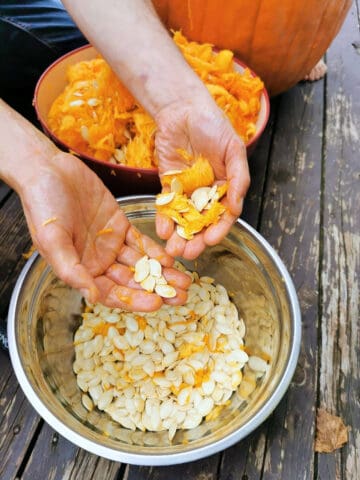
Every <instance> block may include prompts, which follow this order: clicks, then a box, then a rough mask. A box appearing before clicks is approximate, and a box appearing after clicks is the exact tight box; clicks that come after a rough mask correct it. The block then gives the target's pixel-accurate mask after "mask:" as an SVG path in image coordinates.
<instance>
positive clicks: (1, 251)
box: [0, 3, 360, 480]
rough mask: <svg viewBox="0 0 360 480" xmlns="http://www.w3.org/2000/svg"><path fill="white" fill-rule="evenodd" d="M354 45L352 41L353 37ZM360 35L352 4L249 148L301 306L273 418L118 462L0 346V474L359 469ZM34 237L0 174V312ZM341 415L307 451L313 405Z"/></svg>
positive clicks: (269, 473)
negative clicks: (195, 455) (291, 361)
mask: <svg viewBox="0 0 360 480" xmlns="http://www.w3.org/2000/svg"><path fill="white" fill-rule="evenodd" d="M353 45H354V46H353ZM359 45H360V38H359V9H357V3H354V6H353V8H352V11H351V13H350V15H349V16H348V18H347V20H346V23H345V25H344V27H343V29H342V31H341V32H340V34H339V36H338V38H337V39H336V40H335V41H334V43H333V45H332V46H331V48H330V49H329V51H328V54H327V63H328V66H329V73H328V75H327V77H326V79H325V80H322V81H320V82H317V83H314V84H308V83H306V84H301V85H298V86H296V87H295V88H293V89H292V90H291V91H289V92H287V93H286V94H284V95H282V96H281V97H278V98H276V99H273V101H272V116H271V121H270V123H269V125H268V127H267V129H266V132H265V134H264V136H263V137H262V139H261V142H260V144H259V146H258V148H257V150H256V152H255V153H254V155H253V157H252V158H251V159H250V169H251V175H252V185H251V189H250V192H249V195H248V197H247V200H246V203H245V208H244V214H243V218H244V219H245V220H246V221H248V222H249V223H250V224H251V225H253V226H254V227H256V228H258V229H259V231H260V232H261V233H262V234H263V235H264V236H265V237H266V238H267V239H268V241H269V242H270V243H271V244H272V245H273V246H274V247H275V249H276V250H277V251H278V252H279V254H280V256H281V258H282V259H283V261H284V263H285V264H286V266H287V267H288V269H289V271H290V273H291V275H292V277H293V280H294V283H295V287H296V289H297V292H298V295H299V300H300V303H301V308H302V315H303V327H304V328H303V341H302V349H301V354H300V359H299V364H298V367H297V369H296V372H295V376H294V379H293V381H292V383H291V386H290V388H289V390H288V392H287V394H286V395H285V397H284V398H283V400H282V401H281V403H280V405H279V406H278V407H277V408H276V410H275V411H274V413H273V414H272V415H271V416H270V417H269V419H268V420H267V421H266V422H265V423H264V424H263V425H262V426H261V427H259V428H258V429H257V430H256V431H255V432H253V433H252V434H251V435H250V436H249V437H248V438H246V439H244V440H243V441H241V442H239V443H238V444H236V445H234V446H233V447H231V448H228V449H227V450H226V451H224V452H221V453H218V454H216V455H213V456H211V457H209V458H206V459H202V460H199V461H196V462H192V463H188V464H184V465H176V466H172V467H136V466H130V465H121V464H119V463H116V462H111V461H108V460H105V459H103V458H100V457H97V456H96V455H92V454H90V453H87V452H85V451H84V450H82V449H80V448H78V447H76V446H75V445H73V444H71V443H70V442H68V441H67V440H65V439H64V438H62V437H61V436H59V435H58V434H57V433H56V432H54V430H53V429H52V428H51V427H50V426H48V425H47V424H46V423H44V422H43V421H42V420H41V419H40V417H39V416H38V415H37V413H36V412H35V411H34V410H33V409H32V407H31V406H30V405H29V403H28V402H27V400H26V399H25V397H24V395H23V393H22V391H21V389H20V387H19V386H18V384H17V381H16V378H15V376H14V373H13V371H12V368H11V365H10V361H9V359H8V357H7V356H6V354H4V353H2V352H0V364H1V369H0V458H1V462H0V479H1V480H12V479H16V478H18V479H21V480H23V479H26V480H27V479H38V478H39V479H40V478H41V479H42V480H43V479H44V480H47V479H52V480H53V479H56V480H63V479H64V480H65V479H71V480H75V479H76V480H78V479H80V480H82V479H90V478H92V479H96V480H103V479H104V480H122V479H124V480H182V479H186V480H253V479H254V480H257V479H266V480H270V479H271V480H275V479H276V480H277V479H284V480H288V479H291V480H293V479H294V480H297V479H299V480H300V479H304V480H308V479H309V480H311V479H321V480H333V479H341V480H353V479H354V480H355V479H358V478H360V454H359V451H360V434H359V427H360V408H359V407H360V404H359V391H360V390H359V388H360V374H359V371H360V346H359V345H360V320H359V319H360V315H359V313H360V312H359V272H360V268H359V262H360V260H359V258H360V255H359V254H360V228H359V227H360V216H359V212H358V210H359V205H360V189H359V184H360V164H359V151H360V80H359V79H360V55H359V53H360V47H359ZM29 246H30V238H29V235H28V232H27V229H26V225H25V221H24V217H23V214H22V212H21V206H20V202H19V200H18V198H17V196H16V195H15V194H14V193H11V192H10V191H9V189H8V188H7V187H6V186H5V185H4V184H1V183H0V272H1V273H0V295H1V297H0V298H1V301H0V317H2V318H4V317H5V316H6V312H7V306H8V302H9V299H10V295H11V291H12V288H13V286H14V284H15V281H16V278H17V276H18V274H19V272H20V270H21V268H22V266H23V265H24V259H23V258H22V256H21V254H22V253H23V252H25V251H26V250H27V249H28V248H29ZM319 406H322V407H324V408H326V409H327V410H329V411H331V412H332V413H335V414H337V415H340V416H341V417H342V418H343V419H344V421H345V424H347V425H349V427H351V430H350V432H349V442H348V444H347V445H346V446H345V447H343V448H342V449H341V450H338V451H337V452H335V453H333V454H315V453H314V435H315V416H316V408H317V407H319Z"/></svg>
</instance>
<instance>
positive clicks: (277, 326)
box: [8, 196, 301, 465]
mask: <svg viewBox="0 0 360 480" xmlns="http://www.w3.org/2000/svg"><path fill="white" fill-rule="evenodd" d="M119 204H120V206H121V208H123V209H124V211H125V212H126V214H127V215H128V217H129V218H130V219H131V221H132V222H133V223H134V224H136V225H137V226H138V227H139V228H141V230H142V231H143V232H144V233H146V234H148V235H150V236H152V237H155V230H154V216H155V211H154V197H149V196H138V197H126V198H123V199H120V200H119ZM185 263H186V265H187V267H188V268H189V269H196V270H197V271H198V272H199V273H201V274H202V275H210V276H212V277H215V279H216V281H217V282H219V283H221V284H223V285H224V286H225V287H226V288H227V289H228V290H229V291H231V292H232V296H233V301H234V302H235V304H236V305H237V308H238V310H239V312H240V314H241V316H242V318H243V319H244V320H245V323H246V327H247V333H246V337H245V341H246V344H247V346H248V347H249V348H251V349H254V350H256V349H263V350H267V351H269V350H270V354H271V362H270V369H269V371H268V372H267V374H266V375H265V376H264V377H263V378H262V379H261V380H260V381H259V382H258V384H257V387H256V389H255V391H254V392H253V394H252V395H251V396H250V397H249V399H248V401H246V402H244V401H241V399H240V398H239V396H238V395H237V394H236V393H235V394H234V395H233V397H232V399H231V403H230V405H228V406H227V407H226V408H224V409H223V410H222V412H221V414H220V415H219V416H218V417H217V418H216V419H215V420H212V421H208V422H203V423H202V424H200V425H199V426H198V427H196V428H194V429H192V430H187V431H179V432H178V433H177V434H176V436H175V438H174V439H173V441H172V443H171V444H170V443H169V441H168V438H167V434H166V433H164V432H160V433H154V432H145V433H143V432H140V431H135V432H133V431H130V430H127V429H125V428H122V427H120V426H119V425H117V424H116V423H114V422H113V421H112V420H111V419H110V417H108V416H107V414H105V413H103V412H100V411H95V410H94V411H92V412H88V411H87V410H85V408H84V407H83V405H82V403H81V392H80V390H79V388H78V387H77V384H76V379H75V375H74V373H73V370H72V363H73V360H74V346H73V334H74V331H75V330H76V328H77V326H78V325H79V323H80V321H81V317H80V313H81V310H82V300H81V297H80V295H79V293H78V292H77V291H75V290H73V289H71V288H69V287H68V286H66V285H64V284H63V283H62V282H61V281H59V280H58V279H57V278H56V277H55V275H54V274H53V272H52V270H51V269H50V268H49V267H48V266H47V265H46V263H45V262H44V261H43V260H42V258H41V257H40V256H39V255H37V254H34V255H33V256H32V257H31V258H30V260H28V262H27V263H26V265H25V267H24V269H23V271H22V272H21V275H20V277H19V279H18V281H17V284H16V286H15V289H14V292H13V295H12V299H11V304H10V310H9V319H8V336H9V348H10V355H11V360H12V363H13V366H14V370H15V373H16V375H17V378H18V381H19V383H20V385H21V387H22V388H23V390H24V392H25V394H26V396H27V398H28V399H29V401H30V402H31V404H32V405H33V407H34V408H35V409H36V410H37V412H38V413H39V414H40V415H41V416H42V417H43V418H44V419H45V420H46V421H47V422H48V423H49V424H50V425H51V426H52V427H53V428H54V429H55V430H57V431H58V432H59V433H60V434H61V435H63V436H64V437H66V438H67V439H68V440H70V441H71V442H73V443H75V444H76V445H78V446H80V447H82V448H84V449H86V450H88V451H90V452H92V453H95V454H97V455H101V456H103V457H106V458H109V459H111V460H116V461H120V462H126V463H133V464H137V465H170V464H175V463H183V462H188V461H192V460H195V459H198V458H202V457H205V456H208V455H211V454H213V453H215V452H217V451H219V450H222V449H225V448H227V447H229V446H230V445H232V444H234V443H235V442H238V441H239V440H241V439H242V438H244V437H245V436H246V435H248V434H249V433H250V432H252V431H253V430H254V429H255V428H256V427H257V426H258V425H260V424H261V423H262V422H263V421H264V420H265V419H266V418H267V417H268V416H269V414H270V413H271V412H272V411H273V410H274V408H275V407H276V405H277V404H278V403H279V401H280V399H281V398H282V396H283V395H284V393H285V391H286V389H287V387H288V385H289V383H290V381H291V378H292V376H293V373H294V370H295V367H296V363H297V359H298V355H299V348H300V339H301V318H300V309H299V304H298V300H297V296H296V292H295V289H294V286H293V283H292V281H291V279H290V276H289V274H288V272H287V270H286V268H285V266H284V265H283V263H282V262H281V260H280V259H279V257H278V255H277V254H276V253H275V251H274V250H273V249H272V248H271V246H270V245H269V244H268V243H267V242H266V241H265V240H264V238H262V237H261V235H259V234H258V233H257V232H256V231H255V230H254V229H253V228H251V227H250V226H249V225H247V224H246V223H245V222H243V221H241V220H239V221H238V222H237V223H236V224H235V225H234V227H233V228H232V230H231V232H230V234H229V235H228V236H227V238H226V239H225V240H224V241H223V242H222V243H221V244H220V245H218V246H216V247H211V248H208V249H207V250H206V251H205V252H204V253H203V254H202V255H201V256H200V257H199V258H198V260H197V261H196V265H194V262H185Z"/></svg>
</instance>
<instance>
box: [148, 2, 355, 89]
mask: <svg viewBox="0 0 360 480" xmlns="http://www.w3.org/2000/svg"><path fill="white" fill-rule="evenodd" d="M351 3H352V2H351V0H228V1H224V0H186V1H185V0H153V4H154V6H155V8H156V10H157V12H158V14H159V16H160V17H161V19H162V20H163V22H164V24H165V25H166V26H167V27H168V28H169V29H174V30H181V31H182V32H183V33H184V35H186V37H187V38H188V39H189V40H195V41H197V42H202V43H203V42H210V43H212V44H213V45H215V46H216V47H218V48H227V49H230V50H232V51H233V52H234V53H235V56H237V57H238V58H239V59H240V60H242V61H243V62H245V63H246V64H247V65H248V66H249V67H250V68H252V69H253V70H254V71H255V72H256V73H257V74H258V75H259V76H260V77H261V78H262V80H263V81H264V82H265V85H266V87H267V89H268V91H269V92H270V94H271V95H276V94H278V93H281V92H283V91H285V90H287V89H289V88H290V87H292V86H293V85H295V84H296V83H297V82H299V81H300V80H302V79H303V78H304V77H305V75H306V74H308V73H309V72H310V70H311V69H312V68H313V67H314V66H315V64H316V63H317V62H318V60H320V58H321V57H322V55H323V54H324V53H325V52H326V49H327V48H328V46H329V45H330V43H331V41H332V40H333V39H334V37H335V36H336V34H337V32H338V31H339V29H340V27H341V25H342V23H343V21H344V19H345V16H346V14H347V12H348V10H349V8H350V5H351Z"/></svg>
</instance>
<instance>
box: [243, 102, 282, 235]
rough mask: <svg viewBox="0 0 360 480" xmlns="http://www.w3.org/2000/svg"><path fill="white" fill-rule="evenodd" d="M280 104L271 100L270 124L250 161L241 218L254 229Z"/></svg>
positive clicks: (259, 208) (257, 220)
mask: <svg viewBox="0 0 360 480" xmlns="http://www.w3.org/2000/svg"><path fill="white" fill-rule="evenodd" d="M278 102H279V98H278V97H277V98H273V99H271V104H270V118H269V122H268V124H267V126H266V128H265V130H264V133H263V134H262V136H261V137H260V139H259V143H258V145H257V146H256V149H255V151H254V153H253V154H252V155H251V156H250V158H249V160H248V161H249V170H250V177H251V184H250V188H249V191H248V193H247V195H246V198H245V201H244V208H243V212H242V214H241V218H243V219H244V220H245V221H246V222H248V223H249V224H250V225H251V226H253V227H254V228H257V227H258V223H259V218H260V210H261V205H262V201H263V192H264V189H265V182H266V174H267V169H268V163H269V157H270V150H271V144H272V137H273V132H274V123H275V119H276V115H277V107H278Z"/></svg>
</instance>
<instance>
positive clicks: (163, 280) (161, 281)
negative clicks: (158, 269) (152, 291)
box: [155, 275, 167, 285]
mask: <svg viewBox="0 0 360 480" xmlns="http://www.w3.org/2000/svg"><path fill="white" fill-rule="evenodd" d="M155 283H156V285H167V281H166V278H165V277H163V276H162V275H160V277H155Z"/></svg>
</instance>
